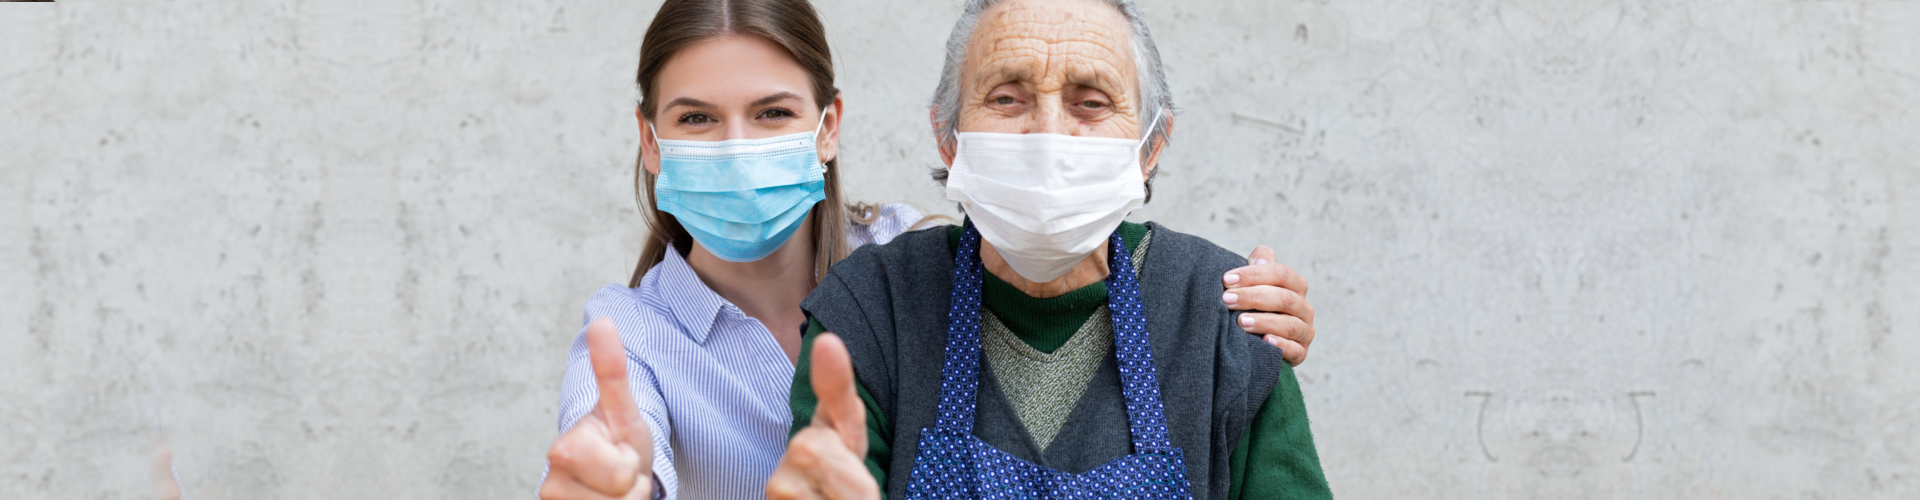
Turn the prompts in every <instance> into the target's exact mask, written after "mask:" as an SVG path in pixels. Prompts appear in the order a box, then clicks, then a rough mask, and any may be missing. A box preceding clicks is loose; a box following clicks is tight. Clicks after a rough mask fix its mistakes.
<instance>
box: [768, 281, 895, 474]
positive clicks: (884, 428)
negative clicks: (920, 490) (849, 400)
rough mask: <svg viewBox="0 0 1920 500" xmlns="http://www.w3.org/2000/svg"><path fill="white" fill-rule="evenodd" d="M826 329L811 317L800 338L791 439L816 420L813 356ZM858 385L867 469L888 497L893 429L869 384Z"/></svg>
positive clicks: (790, 395) (790, 399) (791, 396)
mask: <svg viewBox="0 0 1920 500" xmlns="http://www.w3.org/2000/svg"><path fill="white" fill-rule="evenodd" d="M824 331H826V327H824V326H821V325H820V320H817V319H813V318H812V317H811V316H809V317H808V318H807V333H806V334H805V335H804V336H802V337H801V338H800V359H799V360H797V361H795V362H794V367H793V388H792V389H791V392H789V393H788V402H789V403H790V405H791V406H792V407H793V427H792V428H791V429H789V430H788V431H787V438H788V439H792V438H793V435H794V434H798V433H800V430H801V429H805V428H807V425H808V424H811V423H813V409H814V408H815V407H818V406H819V405H820V398H818V397H816V396H814V395H813V380H812V377H811V375H812V373H813V370H812V369H811V368H810V366H811V364H810V363H809V360H811V359H813V339H814V338H816V337H819V336H820V333H821V332H824ZM854 379H855V380H858V379H859V377H854ZM854 389H855V390H857V391H859V393H860V403H861V404H864V405H866V407H867V472H871V473H873V482H874V484H878V485H880V492H881V493H880V495H881V498H885V497H886V491H887V464H889V463H892V460H893V458H892V457H893V429H892V428H891V427H890V426H888V425H887V417H886V416H885V415H882V414H880V404H879V403H876V402H874V400H873V394H872V393H870V392H867V386H866V385H865V384H860V383H856V384H854Z"/></svg>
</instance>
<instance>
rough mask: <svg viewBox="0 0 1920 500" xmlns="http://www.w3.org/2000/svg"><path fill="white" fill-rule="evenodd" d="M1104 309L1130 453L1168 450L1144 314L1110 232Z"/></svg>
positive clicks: (1123, 252)
mask: <svg viewBox="0 0 1920 500" xmlns="http://www.w3.org/2000/svg"><path fill="white" fill-rule="evenodd" d="M1107 267H1108V269H1109V270H1110V272H1108V273H1107V306H1108V307H1107V309H1108V311H1109V312H1110V313H1111V314H1112V315H1113V343H1114V347H1113V354H1114V356H1115V357H1117V358H1118V361H1119V365H1120V387H1121V391H1122V392H1123V393H1124V394H1125V395H1126V398H1127V426H1128V427H1130V428H1131V430H1132V431H1133V449H1134V450H1133V451H1134V453H1145V452H1147V451H1149V450H1167V449H1171V448H1173V442H1172V441H1171V440H1169V439H1168V438H1167V411H1166V407H1165V405H1164V404H1162V402H1161V400H1160V380H1159V377H1157V376H1155V375H1154V368H1153V345H1152V344H1151V343H1150V342H1149V341H1148V339H1147V312H1146V308H1145V307H1143V306H1142V305H1141V301H1140V283H1139V278H1138V277H1137V276H1136V275H1135V273H1134V269H1133V259H1132V258H1131V257H1130V256H1129V255H1128V254H1127V246H1126V244H1125V243H1124V242H1123V241H1122V240H1121V239H1120V232H1119V231H1115V232H1114V233H1113V234H1112V235H1109V236H1108V237H1107Z"/></svg>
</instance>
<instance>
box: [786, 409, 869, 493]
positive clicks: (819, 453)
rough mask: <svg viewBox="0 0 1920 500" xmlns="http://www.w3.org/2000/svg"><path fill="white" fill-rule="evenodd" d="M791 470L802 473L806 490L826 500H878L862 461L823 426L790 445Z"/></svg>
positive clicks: (803, 433) (802, 433) (797, 436)
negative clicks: (875, 499) (828, 499)
mask: <svg viewBox="0 0 1920 500" xmlns="http://www.w3.org/2000/svg"><path fill="white" fill-rule="evenodd" d="M787 450H788V456H787V457H783V458H790V459H791V460H788V462H789V464H790V465H791V467H790V468H791V469H794V470H797V471H798V472H800V473H801V474H800V475H801V476H802V477H803V479H804V481H803V482H804V483H806V485H807V488H808V489H810V490H812V491H814V492H817V493H818V494H819V495H821V496H822V497H825V498H830V499H835V500H854V499H871V498H877V497H879V494H880V488H879V486H878V485H877V484H875V483H874V480H873V475H872V473H870V472H868V471H867V465H866V462H865V460H864V459H863V458H862V457H863V456H864V455H863V453H864V450H863V451H861V452H855V451H852V450H848V449H846V448H845V447H843V446H842V444H841V442H840V436H839V435H838V434H837V433H835V432H833V431H832V430H831V429H829V428H826V427H821V426H814V427H808V428H806V429H802V430H801V431H800V433H798V434H795V435H794V439H793V441H792V442H791V443H789V444H788V445H787Z"/></svg>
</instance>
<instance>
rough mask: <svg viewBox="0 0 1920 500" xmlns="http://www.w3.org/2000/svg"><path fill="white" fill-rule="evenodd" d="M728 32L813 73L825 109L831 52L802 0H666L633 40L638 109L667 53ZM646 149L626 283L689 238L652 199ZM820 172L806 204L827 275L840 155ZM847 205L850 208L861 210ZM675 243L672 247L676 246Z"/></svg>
mask: <svg viewBox="0 0 1920 500" xmlns="http://www.w3.org/2000/svg"><path fill="white" fill-rule="evenodd" d="M728 35H752V36H757V37H760V38H765V39H767V41H770V42H773V43H774V44H775V45H779V46H781V47H784V48H786V50H787V53H788V54H789V55H792V56H793V59H794V61H796V62H799V63H800V67H802V68H805V69H806V70H807V74H808V76H810V77H812V79H813V100H814V102H815V103H817V104H818V105H819V106H820V110H821V111H822V112H825V110H826V108H827V106H830V105H832V104H833V100H834V99H836V98H838V97H839V96H840V89H838V88H835V87H834V86H833V54H832V53H831V52H830V51H829V50H828V49H827V30H826V28H825V27H823V26H821V24H820V17H819V16H818V15H817V14H815V13H814V11H813V6H812V5H811V4H808V3H807V1H806V0H667V1H666V3H665V4H662V5H661V6H660V11H659V12H658V13H655V14H654V16H653V24H652V25H650V26H648V27H647V35H646V39H644V40H643V41H641V42H640V70H639V73H638V74H637V75H635V77H634V83H635V84H637V85H639V86H640V96H641V97H640V114H641V115H642V116H645V117H646V119H647V120H648V121H652V120H653V119H654V112H656V111H658V110H659V106H660V103H659V102H658V101H656V100H655V98H654V96H655V91H656V90H658V89H657V85H656V82H657V81H658V80H659V76H660V69H661V68H662V67H665V66H666V64H667V59H668V58H671V57H673V55H674V54H675V53H677V52H679V51H680V50H681V49H684V48H687V47H689V46H692V45H694V44H697V43H700V42H703V41H707V40H711V39H714V38H719V37H724V36H728ZM645 155H646V149H645V148H644V147H642V148H641V151H640V157H638V158H636V159H635V160H634V167H633V169H634V177H633V183H634V186H633V189H634V195H635V196H636V197H639V198H641V199H639V200H636V201H638V202H639V203H640V218H641V220H643V221H645V222H646V224H647V230H648V233H650V235H649V237H648V238H647V241H646V244H645V246H643V247H642V248H641V250H640V262H639V264H638V265H636V266H635V267H634V269H633V280H632V281H631V282H630V283H628V284H627V286H630V287H636V286H640V280H641V278H645V277H646V276H647V270H648V269H652V268H653V265H654V264H658V263H660V261H661V260H662V259H665V258H666V256H667V252H669V251H684V250H687V249H688V248H690V246H691V245H692V244H693V236H692V235H689V234H687V230H686V228H685V227H682V226H681V225H680V221H679V220H677V219H674V217H673V214H669V213H666V212H664V211H661V210H660V207H659V205H658V204H656V203H655V202H654V199H655V198H654V193H653V182H654V175H653V174H651V173H648V172H647V167H646V159H645ZM826 163H827V173H826V184H827V187H826V196H827V199H826V200H824V201H821V202H820V203H818V204H816V205H814V207H813V227H810V228H807V229H808V230H810V231H812V234H813V241H814V254H815V257H814V269H813V275H814V280H815V282H816V283H817V282H818V280H819V279H820V278H822V277H825V276H826V275H827V268H828V267H830V266H832V265H833V263H835V262H839V261H840V259H843V258H846V256H847V252H848V251H849V248H848V247H847V237H846V234H847V218H848V215H849V209H850V208H854V207H847V206H845V205H843V204H842V203H841V201H840V168H839V165H838V163H839V159H838V158H835V159H833V160H829V161H827V162H826ZM862 212H863V210H860V209H854V210H853V211H852V213H856V214H857V213H862ZM675 247H678V248H677V249H676V248H675Z"/></svg>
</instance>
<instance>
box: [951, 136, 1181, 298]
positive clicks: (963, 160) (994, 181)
mask: <svg viewBox="0 0 1920 500" xmlns="http://www.w3.org/2000/svg"><path fill="white" fill-rule="evenodd" d="M1154 124H1155V125H1158V124H1159V118H1158V117H1155V118H1154ZM1147 130H1148V131H1149V132H1151V131H1152V130H1153V128H1152V127H1148V128H1147ZM1148 136H1149V137H1151V136H1152V134H1151V133H1149V134H1148ZM957 139H958V144H957V145H956V151H955V154H954V158H953V166H952V167H950V168H948V169H947V199H948V200H951V201H957V202H960V206H961V207H962V208H965V209H966V211H967V217H968V218H970V219H972V220H973V225H974V227H977V228H979V229H980V237H982V238H986V240H987V242H988V243H992V244H993V249H994V250H995V251H997V252H999V253H1000V256H1001V257H1003V258H1005V259H1006V260H1007V264H1008V265H1010V266H1012V267H1013V270H1014V272H1017V273H1020V276H1021V277H1023V278H1026V279H1027V280H1029V281H1033V282H1035V283H1046V282H1049V281H1053V280H1056V279H1059V278H1060V276H1062V275H1065V274H1066V273H1067V271H1069V270H1072V269H1073V266H1074V265H1076V264H1079V263H1080V261H1081V260H1082V259H1085V258H1087V256H1088V255H1092V254H1093V252H1094V250H1096V249H1098V248H1100V246H1101V245H1104V244H1106V242H1107V235H1109V234H1112V233H1113V230H1114V228H1117V227H1120V220H1121V219H1123V218H1125V217H1126V216H1127V214H1128V213H1131V212H1133V211H1134V210H1137V209H1139V208H1140V206H1141V205H1142V204H1144V203H1145V202H1146V199H1147V180H1146V178H1145V177H1144V176H1142V174H1141V172H1140V148H1141V146H1143V145H1144V144H1145V139H1141V140H1137V141H1136V140H1133V139H1116V138H1108V137H1077V136H1069V135H1059V134H998V133H991V132H961V133H959V134H958V135H957Z"/></svg>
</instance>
